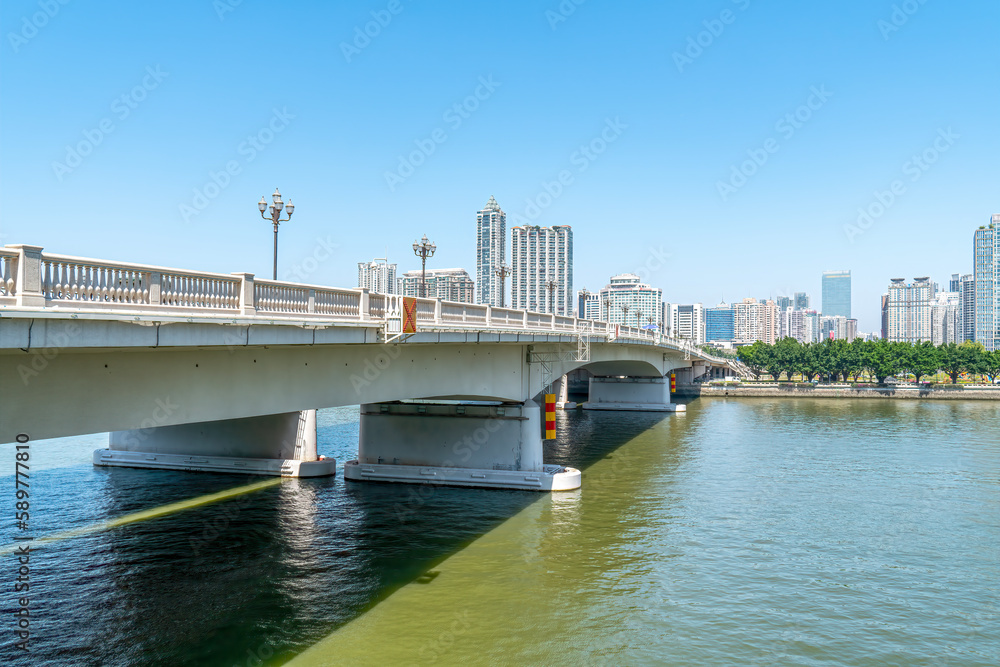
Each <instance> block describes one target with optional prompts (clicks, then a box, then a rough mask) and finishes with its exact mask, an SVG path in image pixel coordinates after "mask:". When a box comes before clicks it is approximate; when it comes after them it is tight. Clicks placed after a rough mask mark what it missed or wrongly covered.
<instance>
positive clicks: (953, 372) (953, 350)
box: [938, 343, 967, 384]
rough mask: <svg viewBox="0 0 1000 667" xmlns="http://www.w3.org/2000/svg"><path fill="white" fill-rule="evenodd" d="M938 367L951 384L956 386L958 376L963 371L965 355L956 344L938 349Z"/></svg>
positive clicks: (949, 344)
mask: <svg viewBox="0 0 1000 667" xmlns="http://www.w3.org/2000/svg"><path fill="white" fill-rule="evenodd" d="M938 357H939V366H940V367H941V370H943V371H944V372H945V373H947V374H948V375H949V376H950V377H951V383H952V384H958V376H959V375H960V374H961V373H963V372H964V371H965V367H966V361H967V355H966V354H964V353H963V351H962V347H961V346H960V345H958V344H957V343H948V344H947V345H942V346H941V347H939V348H938Z"/></svg>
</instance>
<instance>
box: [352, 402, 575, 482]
mask: <svg viewBox="0 0 1000 667" xmlns="http://www.w3.org/2000/svg"><path fill="white" fill-rule="evenodd" d="M344 479H351V480H356V481H379V482H408V483H425V484H436V485H445V486H473V487H486V488H500V489H526V490H531V491H563V490H569V489H575V488H578V487H579V486H580V471H579V470H576V469H575V468H564V467H562V466H557V465H546V464H544V463H543V462H542V437H541V411H540V409H539V407H538V405H537V404H536V403H535V402H534V401H530V400H529V401H526V402H524V403H504V404H500V405H497V404H482V403H479V404H468V403H465V404H461V403H416V402H392V403H371V404H366V405H362V406H361V426H360V438H359V443H358V459H357V460H356V461H348V462H347V463H346V464H345V465H344Z"/></svg>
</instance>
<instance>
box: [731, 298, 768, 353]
mask: <svg viewBox="0 0 1000 667" xmlns="http://www.w3.org/2000/svg"><path fill="white" fill-rule="evenodd" d="M733 311H734V312H733V342H734V343H736V344H737V345H750V344H752V343H754V342H756V341H758V340H759V341H763V342H765V343H769V344H772V345H773V344H774V343H775V342H776V341H777V340H778V333H779V324H778V305H777V304H776V303H775V302H774V301H772V300H770V299H768V300H767V301H763V302H762V301H757V299H754V298H748V299H743V301H741V302H739V303H734V304H733Z"/></svg>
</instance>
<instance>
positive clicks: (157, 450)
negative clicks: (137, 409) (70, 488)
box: [94, 410, 337, 477]
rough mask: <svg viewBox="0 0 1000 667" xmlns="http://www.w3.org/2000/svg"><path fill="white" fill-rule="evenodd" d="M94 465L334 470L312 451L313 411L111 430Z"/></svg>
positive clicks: (315, 473)
mask: <svg viewBox="0 0 1000 667" xmlns="http://www.w3.org/2000/svg"><path fill="white" fill-rule="evenodd" d="M94 465H98V466H115V467H123V468H153V469H160V470H189V471H202V472H230V473H248V474H256V475H272V476H281V477H329V476H331V475H333V474H335V473H336V470H337V462H336V461H335V460H334V459H327V458H320V457H318V456H317V455H316V411H315V410H304V411H302V412H286V413H282V414H277V415H265V416H262V417H247V418H245V419H228V420H223V421H214V422H201V423H196V424H178V425H175V426H158V427H151V428H145V429H136V430H131V431H115V432H113V433H111V434H110V437H109V446H108V449H98V450H97V451H95V452H94Z"/></svg>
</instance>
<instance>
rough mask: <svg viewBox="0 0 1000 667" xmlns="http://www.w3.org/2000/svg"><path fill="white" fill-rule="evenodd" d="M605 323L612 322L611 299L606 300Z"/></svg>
mask: <svg viewBox="0 0 1000 667" xmlns="http://www.w3.org/2000/svg"><path fill="white" fill-rule="evenodd" d="M604 321H605V322H610V321H611V297H608V298H606V299H604Z"/></svg>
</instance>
